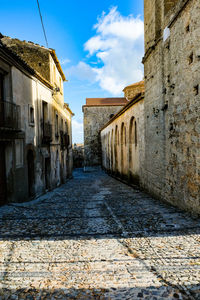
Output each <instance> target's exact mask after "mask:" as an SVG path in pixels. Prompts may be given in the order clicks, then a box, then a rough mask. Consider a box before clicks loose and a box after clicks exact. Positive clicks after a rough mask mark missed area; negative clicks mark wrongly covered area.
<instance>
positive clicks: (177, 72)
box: [101, 0, 200, 214]
mask: <svg viewBox="0 0 200 300" xmlns="http://www.w3.org/2000/svg"><path fill="white" fill-rule="evenodd" d="M199 12H200V2H199V1H195V0H175V1H170V0H162V1H160V0H152V1H149V0H145V1H144V23H145V56H144V58H143V63H144V75H145V96H144V101H143V102H139V103H140V104H141V107H143V108H142V109H139V105H138V103H134V101H133V103H132V105H131V106H130V107H129V105H127V108H128V109H126V107H125V108H124V109H122V110H121V111H120V112H119V113H118V114H117V115H116V116H115V117H114V118H113V119H112V120H111V121H110V122H109V123H107V124H106V125H105V126H104V127H103V129H102V130H101V139H102V152H103V166H104V168H106V169H107V170H109V171H112V170H113V169H114V171H116V170H117V171H118V172H117V173H118V175H120V176H122V177H124V175H126V176H127V175H128V174H130V173H131V172H132V173H133V174H134V176H135V175H137V176H136V177H135V179H136V181H138V183H139V184H140V185H141V186H142V187H143V188H144V189H145V190H146V191H148V192H149V193H150V194H152V195H153V196H154V197H156V198H158V199H161V200H164V201H166V202H169V203H171V204H172V205H175V206H178V207H180V208H182V209H184V210H188V211H190V212H191V213H194V214H200V173H199V172H200V127H199V124H200V90H199V88H200V87H199V84H200V72H199V67H200V55H199V54H200V53H199V49H200V18H199ZM124 91H126V88H125V89H124ZM142 103H143V104H142ZM136 115H137V117H136V120H137V118H139V120H140V122H141V123H140V124H139V126H137V130H136V131H135V132H137V135H138V136H136V133H135V138H134V135H133V138H131V136H132V134H130V132H131V129H130V128H132V127H131V124H132V123H131V118H132V117H134V119H135V116H136ZM142 122H143V124H142ZM136 124H137V123H136ZM118 131H119V133H118ZM115 135H116V138H115ZM134 139H136V140H135V144H136V141H137V143H139V144H138V145H140V147H139V152H138V153H137V151H136V147H137V146H136V145H134V144H133V143H132V140H134ZM132 152H133V153H134V154H132ZM124 153H125V155H124ZM133 157H134V159H133ZM132 159H133V164H132ZM119 161H120V163H119ZM119 164H120V166H119V167H118V165H119ZM133 165H134V166H135V169H133ZM130 166H131V169H132V170H130ZM136 170H137V171H136ZM134 176H133V178H134ZM128 177H130V176H128Z"/></svg>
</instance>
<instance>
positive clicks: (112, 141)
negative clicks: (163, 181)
mask: <svg viewBox="0 0 200 300" xmlns="http://www.w3.org/2000/svg"><path fill="white" fill-rule="evenodd" d="M101 141H102V142H101V143H102V166H103V168H104V169H105V170H107V171H108V172H110V173H111V174H113V175H115V176H117V177H122V178H123V179H125V180H128V181H129V182H131V183H133V184H141V178H142V176H143V175H142V172H143V168H144V167H143V164H144V154H145V145H144V93H139V94H138V95H136V96H135V98H133V99H132V100H131V101H130V102H129V103H128V104H127V105H125V106H124V108H122V109H121V110H120V111H119V112H118V113H117V114H116V115H115V116H114V117H113V118H112V119H111V120H110V121H109V122H108V123H107V124H106V125H105V126H104V127H103V128H102V129H101Z"/></svg>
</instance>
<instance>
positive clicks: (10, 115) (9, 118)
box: [0, 101, 21, 131]
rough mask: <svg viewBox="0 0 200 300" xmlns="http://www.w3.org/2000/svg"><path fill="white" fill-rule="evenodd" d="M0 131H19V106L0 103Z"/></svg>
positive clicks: (10, 103) (4, 102)
mask: <svg viewBox="0 0 200 300" xmlns="http://www.w3.org/2000/svg"><path fill="white" fill-rule="evenodd" d="M0 130H1V131H2V130H3V131H5V130H6V131H20V130H21V110H20V106H19V105H16V104H14V103H12V102H7V101H1V102H0Z"/></svg>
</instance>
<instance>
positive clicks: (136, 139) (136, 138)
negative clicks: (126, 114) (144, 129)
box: [135, 121, 138, 147]
mask: <svg viewBox="0 0 200 300" xmlns="http://www.w3.org/2000/svg"><path fill="white" fill-rule="evenodd" d="M137 142H138V137H137V123H136V121H135V147H137Z"/></svg>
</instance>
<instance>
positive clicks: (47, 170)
mask: <svg viewBox="0 0 200 300" xmlns="http://www.w3.org/2000/svg"><path fill="white" fill-rule="evenodd" d="M50 173H51V163H50V158H49V157H46V158H45V188H46V190H49V189H50Z"/></svg>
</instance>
